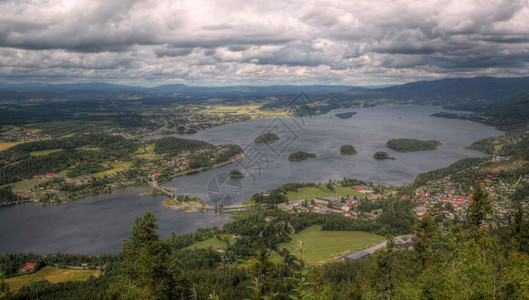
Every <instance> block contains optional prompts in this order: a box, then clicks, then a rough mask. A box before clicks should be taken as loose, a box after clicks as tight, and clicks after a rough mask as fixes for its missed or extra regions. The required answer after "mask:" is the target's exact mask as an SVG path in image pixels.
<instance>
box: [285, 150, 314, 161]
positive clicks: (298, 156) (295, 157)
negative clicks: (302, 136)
mask: <svg viewBox="0 0 529 300" xmlns="http://www.w3.org/2000/svg"><path fill="white" fill-rule="evenodd" d="M316 156H317V155H316V154H315V153H309V152H303V151H297V152H294V153H291V154H290V155H289V156H288V160H289V161H302V160H306V159H310V158H315V157H316Z"/></svg>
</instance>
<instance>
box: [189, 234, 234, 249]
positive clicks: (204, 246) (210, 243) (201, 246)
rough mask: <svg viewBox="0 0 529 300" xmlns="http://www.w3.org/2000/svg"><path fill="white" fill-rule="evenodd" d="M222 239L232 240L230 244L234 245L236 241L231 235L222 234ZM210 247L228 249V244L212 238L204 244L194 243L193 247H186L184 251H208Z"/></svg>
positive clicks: (203, 242)
mask: <svg viewBox="0 0 529 300" xmlns="http://www.w3.org/2000/svg"><path fill="white" fill-rule="evenodd" d="M220 236H221V237H222V238H228V239H229V240H230V243H234V242H235V239H233V238H232V237H231V234H221V235H220ZM209 247H212V248H213V249H216V248H219V247H226V243H225V242H223V241H221V240H219V239H217V238H216V237H212V238H210V239H207V240H205V241H202V242H198V243H194V244H193V245H189V246H187V247H185V248H184V249H195V248H197V249H207V248H209Z"/></svg>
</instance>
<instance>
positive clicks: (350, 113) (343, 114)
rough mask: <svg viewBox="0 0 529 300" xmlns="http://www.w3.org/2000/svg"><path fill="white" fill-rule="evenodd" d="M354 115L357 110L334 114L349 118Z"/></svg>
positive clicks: (341, 117)
mask: <svg viewBox="0 0 529 300" xmlns="http://www.w3.org/2000/svg"><path fill="white" fill-rule="evenodd" d="M354 115H356V111H352V112H345V113H340V114H335V115H334V116H335V117H338V118H340V119H349V118H350V117H352V116H354Z"/></svg>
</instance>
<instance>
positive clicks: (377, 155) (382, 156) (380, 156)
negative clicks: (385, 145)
mask: <svg viewBox="0 0 529 300" xmlns="http://www.w3.org/2000/svg"><path fill="white" fill-rule="evenodd" d="M373 158H375V159H395V158H394V157H391V156H389V154H388V153H387V152H384V151H377V152H375V154H373Z"/></svg>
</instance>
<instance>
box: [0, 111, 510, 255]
mask: <svg viewBox="0 0 529 300" xmlns="http://www.w3.org/2000/svg"><path fill="white" fill-rule="evenodd" d="M345 111H356V112H358V113H357V114H356V115H355V116H353V117H352V118H350V119H345V120H342V119H340V118H337V117H332V116H333V115H334V114H336V113H339V112H345ZM439 111H442V109H441V108H438V107H422V106H397V107H389V106H382V107H374V108H364V109H343V110H335V111H332V112H330V113H328V114H325V115H321V116H315V117H312V118H303V119H302V120H299V119H296V120H294V119H291V118H281V119H277V118H271V119H259V120H253V121H250V122H246V123H242V124H234V125H228V126H222V127H216V128H212V129H208V130H205V131H202V132H199V133H197V134H194V135H191V136H186V137H189V138H195V139H203V140H206V141H208V142H211V143H213V144H226V143H235V144H238V145H240V146H241V147H243V149H245V150H246V152H247V153H248V154H249V155H248V157H247V158H245V159H244V160H241V161H239V162H237V163H233V164H231V165H227V166H223V167H220V168H217V169H213V170H209V171H205V172H201V173H198V174H193V175H187V176H182V177H178V178H175V179H174V180H172V181H170V182H169V183H167V184H166V185H165V186H166V187H171V188H175V189H176V190H177V192H179V193H186V194H193V195H197V196H200V197H201V198H203V199H204V200H206V201H210V199H213V201H219V199H221V201H222V202H221V203H222V204H224V205H228V204H233V203H240V202H242V201H244V200H245V199H248V198H249V197H250V196H251V195H252V194H254V193H256V192H258V191H265V190H268V189H272V188H276V187H278V186H280V185H282V184H284V183H287V182H321V181H327V180H328V179H341V178H343V177H353V178H359V179H362V180H366V181H373V182H376V183H381V184H388V185H398V184H407V183H410V182H412V181H413V179H414V178H415V177H416V176H417V175H418V174H419V173H422V172H425V171H429V170H433V169H438V168H442V167H445V166H448V165H449V164H451V163H453V162H455V161H457V160H459V159H462V158H465V157H479V156H482V154H481V153H478V152H475V151H471V150H468V149H464V148H463V147H464V146H467V145H469V144H471V143H472V142H473V141H476V140H479V139H482V138H485V137H489V136H498V135H501V134H502V132H500V131H498V130H495V129H494V128H492V127H488V126H485V125H482V124H479V123H473V122H469V121H462V120H449V119H441V118H433V117H429V115H430V114H432V113H434V112H439ZM265 131H272V132H276V133H278V135H279V136H280V137H281V140H280V142H279V143H275V144H272V145H260V146H257V147H255V146H253V145H252V141H253V139H254V138H255V137H257V136H258V135H259V134H260V133H262V132H265ZM392 138H417V139H434V140H438V141H440V142H441V143H442V144H443V145H442V146H440V147H439V148H438V150H436V151H424V152H415V153H399V152H396V151H393V150H390V149H387V148H386V147H385V143H386V141H387V140H389V139H392ZM343 144H352V145H354V146H355V148H356V149H357V151H358V154H356V155H353V156H341V155H340V154H339V148H340V146H341V145H343ZM295 151H307V152H313V153H316V154H317V155H318V157H317V158H314V159H310V160H306V161H302V162H289V161H288V160H287V157H288V155H289V154H290V153H292V152H295ZM376 151H386V152H388V153H389V154H390V156H393V157H395V158H396V159H395V160H382V161H380V160H375V159H373V158H372V155H373V153H374V152H376ZM234 168H238V169H240V170H241V171H244V172H246V173H247V176H246V177H245V178H244V179H242V180H239V181H233V180H232V181H230V180H228V181H225V176H226V174H227V173H228V172H229V171H231V170H232V169H234ZM142 191H145V189H141V188H132V189H127V190H121V191H116V192H114V193H112V194H106V195H99V196H94V197H87V198H84V199H81V200H78V201H75V202H73V203H68V204H64V205H59V206H52V207H39V206H37V205H35V204H23V205H18V206H11V207H4V208H0V253H6V252H29V251H31V252H35V253H40V254H48V253H56V252H70V253H82V254H100V253H117V252H119V249H120V247H121V244H122V242H123V240H124V239H125V238H126V237H127V236H129V235H130V229H131V226H132V224H133V222H134V218H135V217H136V216H137V215H142V214H143V213H144V212H145V211H148V210H149V211H152V212H153V213H155V215H156V217H157V218H158V224H159V232H160V234H161V235H162V236H164V237H166V236H168V235H169V234H170V232H171V231H175V232H176V233H189V232H194V231H195V230H196V229H197V228H200V227H208V226H221V225H222V224H225V223H226V222H228V221H229V220H230V218H229V216H228V215H226V214H215V213H213V212H205V213H192V214H189V213H184V212H180V211H172V210H168V209H164V208H163V207H162V206H161V201H162V200H163V199H164V197H163V196H148V197H147V196H141V195H140V193H141V192H142ZM219 195H221V196H222V197H221V198H218V197H217V196H219Z"/></svg>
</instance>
